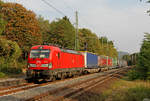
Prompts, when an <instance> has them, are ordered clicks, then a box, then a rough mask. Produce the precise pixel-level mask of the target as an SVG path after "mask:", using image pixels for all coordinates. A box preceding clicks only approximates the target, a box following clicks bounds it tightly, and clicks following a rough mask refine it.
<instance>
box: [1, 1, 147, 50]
mask: <svg viewBox="0 0 150 101" xmlns="http://www.w3.org/2000/svg"><path fill="white" fill-rule="evenodd" d="M3 1H6V2H17V3H20V4H22V5H23V6H24V7H25V8H27V9H29V10H32V11H33V12H35V13H36V14H37V15H41V16H43V17H44V18H45V19H47V20H49V21H50V22H51V21H53V20H56V19H57V18H62V17H63V16H64V15H62V14H60V13H58V12H57V11H56V10H55V9H53V8H51V7H49V6H48V5H47V4H45V3H44V2H43V1H42V0H3ZM46 1H47V2H49V3H50V4H51V5H53V6H54V7H55V8H57V9H59V10H60V11H61V12H63V13H64V14H65V15H66V16H68V17H69V19H70V20H71V22H72V24H75V11H78V13H79V14H78V17H79V28H89V29H90V30H91V31H92V32H94V33H96V34H97V35H98V36H100V37H101V36H106V37H108V39H109V40H112V41H113V42H114V44H115V47H116V48H117V50H119V51H125V52H129V53H134V52H139V51H140V47H141V44H142V41H143V38H144V33H145V32H149V33H150V16H148V14H147V13H146V11H147V10H148V9H150V4H148V3H146V0H143V2H140V0H46Z"/></svg>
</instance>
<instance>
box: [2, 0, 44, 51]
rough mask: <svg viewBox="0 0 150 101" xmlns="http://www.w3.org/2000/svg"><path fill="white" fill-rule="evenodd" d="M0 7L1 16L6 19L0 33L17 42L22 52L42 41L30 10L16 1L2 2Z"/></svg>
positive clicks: (36, 22)
mask: <svg viewBox="0 0 150 101" xmlns="http://www.w3.org/2000/svg"><path fill="white" fill-rule="evenodd" d="M1 7H2V9H0V13H3V15H4V16H3V18H4V20H6V21H7V25H6V27H5V30H4V31H3V33H2V35H4V36H6V38H7V39H8V40H12V41H15V42H17V43H18V45H19V46H20V47H21V49H22V50H23V51H24V52H26V51H29V49H30V47H31V46H32V45H37V44H41V43H42V35H41V33H40V29H39V26H38V21H37V19H36V15H35V14H34V13H33V12H32V11H28V10H27V9H25V8H24V7H23V6H22V5H20V4H16V3H3V4H2V5H1Z"/></svg>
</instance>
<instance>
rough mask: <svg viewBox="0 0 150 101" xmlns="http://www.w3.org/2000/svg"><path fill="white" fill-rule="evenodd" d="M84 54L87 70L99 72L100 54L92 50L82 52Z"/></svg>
mask: <svg viewBox="0 0 150 101" xmlns="http://www.w3.org/2000/svg"><path fill="white" fill-rule="evenodd" d="M82 54H83V55H84V63H85V71H87V72H98V71H100V68H99V66H98V55H96V54H94V53H90V52H82Z"/></svg>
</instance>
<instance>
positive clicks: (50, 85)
mask: <svg viewBox="0 0 150 101" xmlns="http://www.w3.org/2000/svg"><path fill="white" fill-rule="evenodd" d="M125 71H127V70H126V69H121V70H117V71H115V72H114V70H112V71H107V72H104V73H103V74H100V73H97V74H89V75H84V76H81V77H76V78H69V79H65V80H60V81H55V82H47V83H42V84H34V83H26V84H22V85H19V86H12V87H8V88H5V89H4V88H3V89H0V99H4V100H5V99H7V100H6V101H13V99H9V98H10V96H11V97H12V96H13V97H14V96H15V97H14V98H15V99H16V98H17V100H15V101H20V100H21V101H22V100H23V101H36V100H38V101H39V100H40V101H43V100H45V101H47V100H46V99H51V100H52V101H58V100H62V99H64V100H65V99H66V98H73V97H76V96H78V95H80V94H81V93H83V92H84V91H86V90H88V89H91V88H93V87H95V86H96V85H99V84H101V83H103V82H105V81H107V80H109V79H111V78H112V77H116V76H117V75H120V74H121V73H122V72H125ZM93 75H97V76H95V77H91V78H90V76H93ZM88 76H89V77H88ZM78 78H81V79H82V80H79V81H75V80H77V79H78ZM85 78H86V79H85ZM65 82H66V83H65ZM67 82H68V83H67ZM69 83H71V84H69ZM57 85H58V86H57ZM59 86H60V87H59ZM42 87H43V88H44V89H46V91H43V92H42V91H41V90H42ZM37 89H41V90H39V91H40V93H36V94H33V95H32V92H37V91H36V90H37ZM44 89H43V90H44ZM26 91H27V92H26ZM29 92H30V93H31V94H28V93H29ZM19 93H21V94H20V95H19ZM23 95H28V97H25V96H23ZM30 95H32V96H30Z"/></svg>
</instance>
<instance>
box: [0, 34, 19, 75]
mask: <svg viewBox="0 0 150 101" xmlns="http://www.w3.org/2000/svg"><path fill="white" fill-rule="evenodd" d="M20 55H21V49H20V48H19V46H18V44H17V43H16V42H13V41H10V40H7V39H5V38H3V37H0V61H1V62H0V72H3V73H6V74H9V73H13V74H17V73H21V68H18V61H17V60H18V58H19V57H20Z"/></svg>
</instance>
